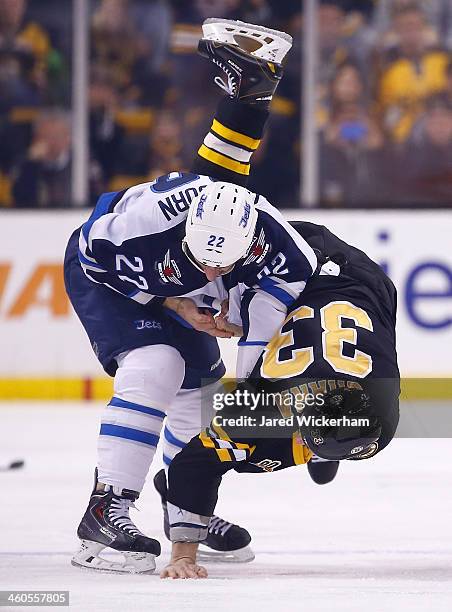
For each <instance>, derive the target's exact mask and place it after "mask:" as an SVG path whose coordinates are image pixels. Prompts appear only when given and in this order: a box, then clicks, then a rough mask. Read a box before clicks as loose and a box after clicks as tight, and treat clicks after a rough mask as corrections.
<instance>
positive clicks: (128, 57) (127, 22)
mask: <svg viewBox="0 0 452 612" xmlns="http://www.w3.org/2000/svg"><path fill="white" fill-rule="evenodd" d="M129 9H130V7H129V3H128V1H127V0H102V2H101V3H100V6H99V8H98V9H97V11H96V12H95V13H94V15H93V19H92V29H91V41H92V63H93V66H94V67H95V68H96V69H99V70H102V71H103V72H104V73H105V74H107V75H108V78H109V79H110V80H111V83H112V84H113V85H114V87H115V88H116V90H117V92H118V94H119V96H120V104H121V106H123V107H127V106H128V107H134V106H140V105H148V104H153V105H159V104H161V103H162V102H163V96H164V93H165V90H166V80H165V77H164V76H163V75H161V74H160V73H155V72H153V63H152V61H151V59H150V57H151V56H152V47H151V42H150V41H149V39H147V38H146V37H145V36H144V34H142V33H141V32H140V30H139V29H138V27H137V26H136V24H135V23H134V21H133V18H132V11H130V10H129Z"/></svg>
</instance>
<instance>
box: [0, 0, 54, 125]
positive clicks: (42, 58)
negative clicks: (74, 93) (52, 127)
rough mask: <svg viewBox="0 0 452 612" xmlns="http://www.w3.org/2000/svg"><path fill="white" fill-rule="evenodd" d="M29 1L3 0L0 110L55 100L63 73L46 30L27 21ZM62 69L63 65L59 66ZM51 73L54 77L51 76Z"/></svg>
mask: <svg viewBox="0 0 452 612" xmlns="http://www.w3.org/2000/svg"><path fill="white" fill-rule="evenodd" d="M26 7H27V3H26V0H0V112H2V113H5V112H8V111H9V110H10V109H11V108H13V107H15V106H38V105H40V104H43V103H48V102H49V101H52V96H53V94H54V93H55V91H54V88H56V87H57V82H56V81H57V80H58V78H59V77H60V76H61V74H60V73H59V71H58V69H57V66H58V65H59V64H60V60H59V59H58V54H57V53H56V51H55V50H52V48H51V45H50V40H49V37H48V35H47V33H46V32H45V31H44V30H43V28H42V27H41V26H39V25H38V24H37V23H34V22H27V21H25V20H24V14H25V10H26ZM60 68H61V65H60ZM50 75H52V77H53V80H52V79H50V78H49V77H50Z"/></svg>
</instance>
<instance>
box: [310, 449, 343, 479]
mask: <svg viewBox="0 0 452 612" xmlns="http://www.w3.org/2000/svg"><path fill="white" fill-rule="evenodd" d="M338 469H339V461H328V460H326V459H321V458H320V457H317V456H316V455H313V457H312V459H311V460H310V461H309V462H308V472H309V475H310V477H311V478H312V480H313V481H314V482H315V483H316V484H328V483H329V482H331V481H332V480H334V479H335V477H336V474H337V471H338Z"/></svg>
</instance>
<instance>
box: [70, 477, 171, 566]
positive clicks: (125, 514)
mask: <svg viewBox="0 0 452 612" xmlns="http://www.w3.org/2000/svg"><path fill="white" fill-rule="evenodd" d="M99 488H100V487H98V483H97V470H96V478H95V484H94V489H93V492H92V494H91V498H90V500H89V504H88V508H87V509H86V512H85V514H84V516H83V518H82V520H81V523H80V525H79V527H78V530H77V535H78V537H79V538H80V540H81V545H80V548H79V550H78V551H77V552H76V553H75V555H74V556H73V558H72V565H74V566H76V567H81V568H86V569H91V570H96V571H100V572H110V573H118V574H152V573H153V572H154V570H155V557H158V556H159V555H160V543H159V542H158V541H157V540H154V539H152V538H148V537H147V536H145V535H144V534H142V533H141V531H140V530H139V529H138V527H137V526H136V525H135V524H134V523H133V521H132V520H131V519H130V516H129V511H130V508H134V507H135V506H134V503H133V502H135V501H136V500H137V498H138V495H139V494H138V493H137V492H136V491H130V490H128V489H122V490H121V491H119V490H117V489H116V487H110V486H109V485H104V489H103V490H98V489H99ZM104 549H113V550H114V551H119V552H121V553H122V555H123V561H122V562H121V561H114V560H111V559H106V558H104V557H101V556H100V553H101V552H102V551H103V550H104ZM110 552H111V551H110Z"/></svg>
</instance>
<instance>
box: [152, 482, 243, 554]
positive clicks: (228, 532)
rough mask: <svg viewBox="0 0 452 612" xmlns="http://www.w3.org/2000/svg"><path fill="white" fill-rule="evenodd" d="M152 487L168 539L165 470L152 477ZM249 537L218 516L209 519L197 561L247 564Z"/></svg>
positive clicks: (237, 527) (237, 526) (236, 526)
mask: <svg viewBox="0 0 452 612" xmlns="http://www.w3.org/2000/svg"><path fill="white" fill-rule="evenodd" d="M154 486H155V488H156V489H157V491H158V493H159V494H160V497H161V500H162V508H163V528H164V531H165V535H166V537H167V538H168V540H169V539H170V537H169V520H168V509H167V505H166V495H167V484H166V474H165V470H160V472H157V474H156V475H155V476H154ZM250 542H251V536H250V534H249V533H248V531H247V530H246V529H244V528H243V527H239V525H234V523H230V522H229V521H225V520H224V519H222V518H220V517H219V516H212V518H211V519H210V523H209V527H208V534H207V538H206V539H205V540H204V541H203V542H201V543H200V546H199V549H198V556H197V559H198V561H204V562H206V561H207V562H208V561H210V562H219V563H248V562H250V561H253V560H254V553H253V551H252V550H251V547H250V546H249V544H250Z"/></svg>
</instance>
